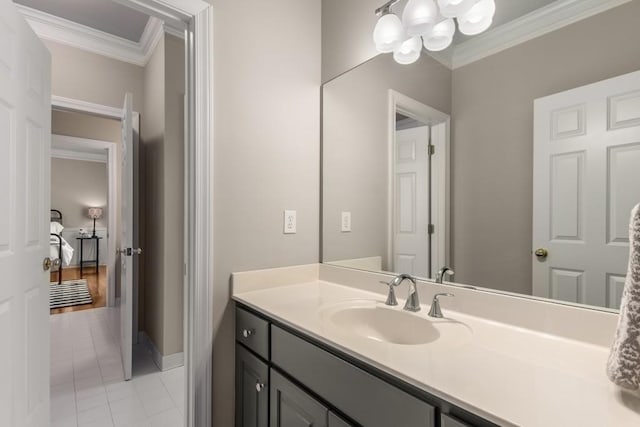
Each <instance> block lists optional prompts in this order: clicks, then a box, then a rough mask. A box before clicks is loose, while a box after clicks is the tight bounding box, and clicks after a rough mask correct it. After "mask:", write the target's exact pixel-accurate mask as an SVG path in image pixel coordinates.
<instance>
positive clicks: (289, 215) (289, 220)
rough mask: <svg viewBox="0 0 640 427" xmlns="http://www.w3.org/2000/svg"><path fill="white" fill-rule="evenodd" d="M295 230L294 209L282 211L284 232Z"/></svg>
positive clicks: (288, 232)
mask: <svg viewBox="0 0 640 427" xmlns="http://www.w3.org/2000/svg"><path fill="white" fill-rule="evenodd" d="M295 232H296V211H284V234H294V233H295Z"/></svg>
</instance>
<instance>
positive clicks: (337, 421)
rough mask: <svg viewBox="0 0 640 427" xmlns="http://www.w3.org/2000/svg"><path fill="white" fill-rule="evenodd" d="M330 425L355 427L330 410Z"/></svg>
mask: <svg viewBox="0 0 640 427" xmlns="http://www.w3.org/2000/svg"><path fill="white" fill-rule="evenodd" d="M329 427H354V426H352V425H351V424H349V423H348V422H346V421H345V420H343V419H342V418H340V417H338V416H337V415H336V414H334V413H333V412H329Z"/></svg>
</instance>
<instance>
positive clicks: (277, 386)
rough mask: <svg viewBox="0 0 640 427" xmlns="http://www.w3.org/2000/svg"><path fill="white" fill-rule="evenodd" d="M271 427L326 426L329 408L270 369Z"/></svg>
mask: <svg viewBox="0 0 640 427" xmlns="http://www.w3.org/2000/svg"><path fill="white" fill-rule="evenodd" d="M270 390H271V391H270V393H269V397H270V399H271V408H270V409H271V416H270V418H271V424H270V426H271V427H327V425H328V424H327V422H328V415H329V410H328V409H327V408H326V407H324V406H323V405H322V404H321V403H319V402H318V401H316V400H314V399H313V398H312V397H311V396H309V395H308V394H307V393H305V392H304V391H302V390H301V389H300V388H298V387H296V386H295V385H294V384H293V383H291V382H290V381H289V380H287V379H286V378H285V377H283V376H282V375H280V374H279V373H278V371H275V370H273V369H271V388H270Z"/></svg>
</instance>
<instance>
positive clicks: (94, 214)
mask: <svg viewBox="0 0 640 427" xmlns="http://www.w3.org/2000/svg"><path fill="white" fill-rule="evenodd" d="M87 215H88V216H89V218H91V219H93V234H92V235H91V236H92V237H96V219H100V218H102V208H89V209H87Z"/></svg>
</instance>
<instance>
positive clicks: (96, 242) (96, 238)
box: [76, 236, 102, 277]
mask: <svg viewBox="0 0 640 427" xmlns="http://www.w3.org/2000/svg"><path fill="white" fill-rule="evenodd" d="M101 239H102V237H99V236H89V237H76V240H79V241H80V277H82V266H83V265H84V264H85V263H88V262H90V263H94V262H95V263H96V275H97V274H99V271H100V267H99V266H100V240H101ZM85 240H90V241H92V242H94V243H93V244H94V245H95V248H96V258H95V259H87V260H85V259H84V241H85Z"/></svg>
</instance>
